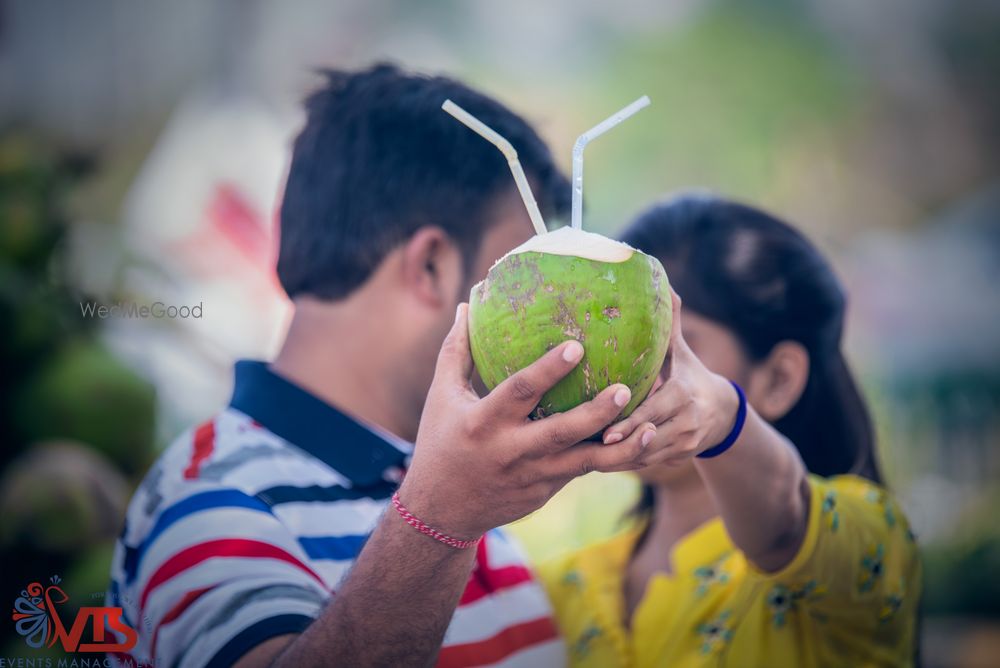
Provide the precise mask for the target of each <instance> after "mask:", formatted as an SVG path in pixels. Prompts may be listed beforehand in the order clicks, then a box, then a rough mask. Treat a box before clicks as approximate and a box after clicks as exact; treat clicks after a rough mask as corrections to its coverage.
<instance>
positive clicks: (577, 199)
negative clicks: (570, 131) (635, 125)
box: [572, 95, 649, 230]
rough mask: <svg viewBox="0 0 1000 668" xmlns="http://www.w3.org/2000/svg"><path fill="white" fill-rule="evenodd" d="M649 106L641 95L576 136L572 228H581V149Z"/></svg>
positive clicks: (644, 96) (647, 101)
mask: <svg viewBox="0 0 1000 668" xmlns="http://www.w3.org/2000/svg"><path fill="white" fill-rule="evenodd" d="M647 106H649V97H648V96H647V95H643V96H642V97H640V98H639V99H638V100H636V101H635V102H633V103H632V104H630V105H628V106H627V107H625V108H624V109H622V110H621V111H619V112H616V113H614V114H612V115H611V116H609V117H608V118H606V119H604V120H603V121H601V122H600V123H598V124H597V125H595V126H594V127H592V128H590V129H589V130H587V131H586V132H584V133H583V134H582V135H580V136H579V137H577V139H576V143H575V144H574V145H573V213H572V225H573V228H574V229H577V230H580V229H583V149H585V148H587V144H589V143H590V142H591V140H593V139H595V138H596V137H600V136H601V135H602V134H604V133H605V132H607V131H608V130H610V129H611V128H613V127H615V126H616V125H618V124H619V123H621V122H622V121H624V120H625V119H626V118H628V117H629V116H631V115H632V114H634V113H635V112H637V111H639V110H640V109H642V108H643V107H647Z"/></svg>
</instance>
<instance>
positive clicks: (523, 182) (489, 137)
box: [441, 100, 548, 234]
mask: <svg viewBox="0 0 1000 668" xmlns="http://www.w3.org/2000/svg"><path fill="white" fill-rule="evenodd" d="M441 108H442V109H444V110H445V111H447V112H448V113H449V114H451V115H452V116H454V117H455V118H457V119H458V120H460V121H461V122H462V123H464V124H465V125H467V126H468V127H469V129H470V130H473V131H474V132H476V133H477V134H479V135H480V136H482V137H483V138H484V139H486V141H488V142H490V143H491V144H493V145H494V146H496V147H497V148H498V149H500V152H501V153H503V154H504V157H505V158H507V164H508V165H510V172H511V174H513V175H514V183H516V184H517V190H518V192H519V193H521V199H522V200H524V206H525V207H527V209H528V216H529V217H530V218H531V224H532V225H534V226H535V234H545V233H546V232H547V231H548V230H547V229H546V228H545V221H544V220H543V219H542V212H541V211H539V210H538V203H537V202H535V196H534V195H533V194H531V186H529V185H528V178H527V177H526V176H525V175H524V169H523V168H522V167H521V162H520V161H519V160H518V159H517V151H516V150H514V146H513V144H511V143H510V142H509V141H507V140H506V139H504V138H503V137H501V136H500V135H499V134H497V133H496V131H495V130H493V129H492V128H490V127H489V126H488V125H486V124H485V123H483V122H482V121H481V120H479V119H478V118H476V117H475V116H473V115H472V114H470V113H469V112H467V111H466V110H465V109H462V108H461V107H460V106H458V105H457V104H455V103H454V102H452V101H451V100H445V101H444V104H442V105H441Z"/></svg>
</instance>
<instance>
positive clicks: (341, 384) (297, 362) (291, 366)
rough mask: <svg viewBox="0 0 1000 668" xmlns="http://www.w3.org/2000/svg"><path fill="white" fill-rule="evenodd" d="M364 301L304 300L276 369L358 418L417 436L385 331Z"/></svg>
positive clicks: (402, 434) (273, 366) (409, 437)
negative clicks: (400, 390)
mask: <svg viewBox="0 0 1000 668" xmlns="http://www.w3.org/2000/svg"><path fill="white" fill-rule="evenodd" d="M364 310H365V309H364V308H363V305H362V304H359V303H357V302H352V301H351V300H348V301H346V302H343V303H338V304H337V305H336V306H332V305H330V304H326V303H318V302H314V301H304V302H302V303H297V304H296V311H295V316H294V317H293V318H292V322H291V324H290V325H289V328H288V334H287V336H286V337H285V342H284V343H283V344H282V347H281V350H280V352H279V353H278V355H277V357H276V358H275V359H274V361H273V362H272V363H271V369H272V370H273V371H274V372H275V373H277V374H279V375H281V376H283V377H285V378H287V379H288V380H290V381H292V382H293V383H295V384H296V385H299V386H300V387H302V388H304V389H306V390H308V391H309V392H310V393H311V394H313V395H315V396H316V397H318V398H320V399H322V400H323V401H325V402H327V403H329V404H331V405H333V406H335V407H336V408H337V409H339V410H341V411H344V412H345V413H347V414H349V415H351V416H352V417H354V418H357V419H360V420H362V421H364V422H368V423H370V424H373V425H376V426H378V427H381V428H382V429H385V430H387V431H389V432H391V433H393V434H395V435H397V436H399V437H401V438H404V439H407V440H413V439H414V438H415V437H416V433H415V426H414V425H412V424H410V422H412V420H409V419H408V418H407V415H406V413H405V408H406V404H405V402H402V401H400V397H399V396H398V395H397V394H396V393H395V392H394V389H395V386H394V385H393V383H392V382H391V379H392V378H393V367H394V360H393V358H391V357H390V356H389V355H387V351H389V350H391V349H392V348H391V346H388V345H386V344H388V342H387V341H385V340H384V339H385V333H386V331H387V330H389V329H391V328H388V327H385V326H384V323H383V324H382V326H374V324H375V323H374V319H373V318H372V317H371V314H370V313H367V314H366V313H364V312H363V311H364Z"/></svg>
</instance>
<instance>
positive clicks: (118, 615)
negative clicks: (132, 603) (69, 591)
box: [13, 575, 139, 652]
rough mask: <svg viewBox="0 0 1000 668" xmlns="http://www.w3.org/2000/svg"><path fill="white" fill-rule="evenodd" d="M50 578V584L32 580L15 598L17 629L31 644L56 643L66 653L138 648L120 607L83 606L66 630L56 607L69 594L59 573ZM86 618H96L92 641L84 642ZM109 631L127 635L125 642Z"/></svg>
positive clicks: (67, 598) (34, 646)
mask: <svg viewBox="0 0 1000 668" xmlns="http://www.w3.org/2000/svg"><path fill="white" fill-rule="evenodd" d="M49 581H50V582H51V584H50V585H49V586H47V587H42V585H41V584H40V583H38V582H32V583H31V584H29V585H28V587H27V588H26V589H23V590H22V591H21V595H20V596H19V597H18V598H17V599H15V600H14V617H13V619H14V621H15V622H16V625H15V628H16V629H17V633H18V635H20V636H23V637H24V642H26V643H27V644H28V647H33V648H35V649H37V648H39V647H42V646H46V647H52V646H54V645H55V644H56V643H57V642H58V643H59V644H60V645H62V648H63V649H64V650H65V651H66V652H127V651H128V650H130V649H132V648H133V647H135V644H136V642H138V640H139V636H138V634H137V633H136V632H135V629H133V628H131V627H130V626H128V625H127V624H126V623H125V622H124V620H123V619H122V609H121V608H103V607H102V608H92V607H88V608H80V611H79V612H77V613H76V619H74V620H73V625H72V626H71V627H70V628H69V629H68V630H67V628H66V625H65V624H64V623H63V620H62V618H61V617H60V616H59V612H58V611H57V610H56V606H58V605H62V604H63V603H65V602H66V601H68V600H69V596H67V595H66V592H64V591H63V590H62V589H61V588H60V587H59V583H60V582H61V580H60V579H59V576H58V575H55V576H53V577H52V578H50V580H49ZM87 620H92V621H93V624H92V625H91V629H92V631H91V637H90V638H88V640H92V641H93V642H81V640H82V639H83V634H84V631H86V629H87ZM108 630H111V631H117V632H118V633H121V634H122V635H124V637H125V642H117V638H115V637H114V636H113V635H111V634H107V631H108ZM106 634H107V639H106Z"/></svg>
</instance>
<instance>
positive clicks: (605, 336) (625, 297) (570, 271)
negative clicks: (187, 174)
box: [469, 227, 673, 417]
mask: <svg viewBox="0 0 1000 668" xmlns="http://www.w3.org/2000/svg"><path fill="white" fill-rule="evenodd" d="M672 321H673V311H672V307H671V301H670V284H669V282H668V281H667V274H666V272H665V271H664V270H663V266H662V265H661V264H660V262H659V261H658V260H657V259H656V258H654V257H651V256H649V255H646V254H645V253H642V252H640V251H638V250H635V249H634V248H632V247H631V246H628V245H627V244H623V243H621V242H618V241H614V240H612V239H609V238H607V237H604V236H601V235H599V234H594V233H591V232H584V231H582V230H577V229H572V228H570V227H563V228H561V229H559V230H556V231H555V232H550V233H548V234H543V235H537V236H535V237H533V238H531V239H530V240H529V241H527V242H526V243H524V244H522V245H521V246H518V247H517V248H515V249H514V250H512V251H511V252H510V253H508V254H507V255H505V256H504V257H502V258H501V259H500V260H499V261H497V263H496V264H494V265H493V267H492V268H491V269H490V271H489V273H488V274H487V275H486V278H485V279H484V280H483V281H482V282H480V283H477V284H476V285H475V286H474V287H473V288H472V294H471V295H470V297H469V339H470V345H471V348H472V357H473V359H474V360H475V363H476V369H477V370H478V371H479V375H480V376H481V377H482V379H483V382H484V383H485V384H486V386H487V387H488V388H489V389H491V390H492V389H493V388H494V387H496V386H497V385H499V384H500V383H501V382H502V381H503V380H504V379H505V378H507V377H508V376H510V375H511V374H513V373H515V372H516V371H518V370H520V369H523V368H524V367H526V366H528V365H529V364H531V363H532V362H534V361H535V360H536V359H538V358H539V357H541V356H542V355H543V354H544V353H545V352H547V351H549V350H551V349H552V348H554V347H555V346H557V345H559V344H560V343H562V342H563V341H566V340H569V339H576V340H577V341H579V342H580V343H581V344H583V349H584V356H583V360H582V361H581V362H580V364H579V365H577V366H576V368H574V369H573V371H571V372H570V373H569V374H568V375H567V376H566V377H565V378H563V379H562V380H561V381H559V383H557V384H556V385H555V386H554V387H553V388H552V389H550V390H549V391H548V392H546V393H545V395H544V396H543V397H542V400H541V401H540V402H539V404H538V407H537V408H536V409H535V411H534V413H533V417H544V416H547V415H551V414H553V413H559V412H562V411H566V410H569V409H571V408H573V407H574V406H577V405H579V404H581V403H583V402H585V401H589V400H590V399H593V398H594V397H595V396H597V394H598V393H599V392H600V391H601V390H603V389H604V388H606V387H608V386H610V385H613V384H615V383H623V384H625V385H627V386H628V387H629V389H630V390H631V391H632V398H631V400H630V401H629V403H628V404H627V405H626V406H625V408H624V409H623V410H622V412H621V417H625V416H627V415H628V414H629V413H631V412H632V411H633V410H634V409H635V407H636V406H638V405H639V403H641V402H642V400H643V399H645V398H646V395H647V394H648V393H649V390H650V389H651V388H652V386H653V383H654V382H655V381H656V376H657V374H658V373H659V371H660V367H661V365H662V364H663V359H664V357H665V355H666V353H667V345H668V343H669V341H670V326H671V323H672Z"/></svg>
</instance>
